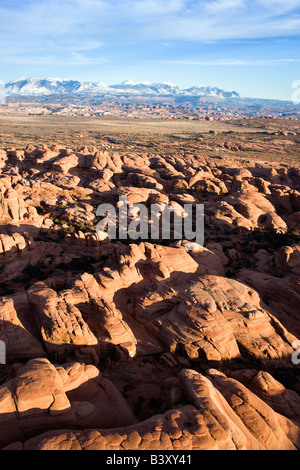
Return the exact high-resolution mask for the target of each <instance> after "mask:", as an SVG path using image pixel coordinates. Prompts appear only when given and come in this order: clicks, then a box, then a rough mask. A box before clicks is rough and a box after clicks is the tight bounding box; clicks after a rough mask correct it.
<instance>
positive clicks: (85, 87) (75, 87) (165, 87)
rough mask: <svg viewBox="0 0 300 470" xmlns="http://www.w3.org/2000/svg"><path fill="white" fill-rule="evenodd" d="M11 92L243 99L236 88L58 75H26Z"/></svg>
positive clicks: (12, 84) (9, 87)
mask: <svg viewBox="0 0 300 470" xmlns="http://www.w3.org/2000/svg"><path fill="white" fill-rule="evenodd" d="M5 89H6V94H7V95H20V96H43V95H52V94H56V95H60V94H61V95H65V94H73V93H76V94H80V93H81V94H101V93H105V94H111V95H120V94H127V95H128V94H129V95H130V94H132V95H135V96H137V95H138V96H143V95H147V96H149V95H153V96H177V97H179V96H183V97H188V96H191V97H201V96H209V97H215V98H220V99H230V98H239V97H240V96H239V94H238V93H237V92H235V91H232V92H229V91H224V90H221V89H220V88H217V87H212V86H203V85H201V86H193V87H191V88H188V89H186V90H182V89H180V88H179V87H178V86H177V85H175V84H174V83H173V82H171V81H165V82H163V83H155V82H151V81H142V82H135V81H133V80H125V81H124V82H122V83H120V84H116V85H107V84H106V83H103V82H101V81H97V82H80V81H78V80H67V79H62V78H58V77H48V78H37V77H33V78H26V77H21V78H19V79H17V80H13V81H11V82H9V83H6V85H5Z"/></svg>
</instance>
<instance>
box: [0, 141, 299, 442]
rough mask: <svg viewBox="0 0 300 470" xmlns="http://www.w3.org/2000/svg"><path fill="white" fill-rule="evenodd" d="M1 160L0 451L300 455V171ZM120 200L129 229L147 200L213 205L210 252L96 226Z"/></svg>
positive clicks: (42, 156)
mask: <svg viewBox="0 0 300 470" xmlns="http://www.w3.org/2000/svg"><path fill="white" fill-rule="evenodd" d="M0 157H1V165H0V166H1V170H0V171H1V174H0V196H1V207H0V218H1V223H2V225H1V230H0V258H1V261H2V263H1V269H0V294H1V295H0V341H2V342H3V343H2V344H3V345H5V357H4V358H3V357H0V359H1V360H0V362H1V365H0V448H1V449H10V450H13V449H19V450H42V449H43V450H112V451H119V450H168V451H173V450H174V451H176V450H235V449H237V450H273V449H274V450H296V449H299V448H300V412H299V403H300V397H299V394H300V380H299V377H300V369H299V367H300V366H299V364H298V362H297V358H298V356H299V357H300V352H299V355H298V353H297V348H298V344H299V345H300V342H299V338H300V319H299V318H300V317H299V307H300V277H299V276H300V239H299V229H300V217H299V214H300V202H299V201H300V192H299V191H300V173H299V170H298V169H297V168H287V167H286V166H284V165H277V166H276V165H273V164H254V163H253V162H248V163H245V162H244V163H241V162H240V161H238V160H235V161H230V160H225V159H223V158H221V157H220V158H215V159H214V158H212V157H204V156H197V155H187V156H186V158H183V157H182V155H176V153H174V154H166V155H163V154H161V155H155V154H150V153H149V154H144V153H142V152H141V153H139V154H136V153H130V152H125V151H124V152H123V153H120V154H119V153H112V154H110V153H109V152H101V151H98V150H97V149H95V148H93V149H89V148H87V147H84V148H83V149H82V150H81V151H78V152H76V151H74V150H73V149H70V148H66V149H63V148H59V146H57V145H53V146H52V147H51V149H49V148H48V147H47V146H43V147H42V148H40V147H37V146H34V145H31V146H28V147H27V148H26V150H25V151H19V150H18V151H16V150H12V149H10V150H9V149H7V150H4V149H2V150H1V152H0ZM121 197H122V198H124V197H126V198H127V202H128V206H129V208H131V212H129V213H128V222H132V221H135V222H136V221H137V217H138V215H137V214H138V209H137V207H136V206H134V205H135V204H138V203H139V204H143V205H144V207H145V208H147V209H150V207H151V205H152V204H157V205H159V206H160V207H166V206H169V205H170V206H171V207H173V208H174V210H176V211H180V207H182V206H183V205H184V204H193V205H194V206H195V205H197V204H204V214H205V218H204V229H205V237H204V238H205V240H204V246H202V245H201V244H199V243H197V242H196V241H195V240H190V239H185V238H184V237H183V236H182V237H181V238H178V239H177V238H175V237H173V238H172V237H170V239H165V238H163V237H162V235H161V234H159V235H158V237H156V238H155V239H152V238H151V237H150V236H148V237H147V238H145V239H137V240H135V239H131V238H130V237H128V238H127V239H121V238H119V239H111V238H109V237H106V236H103V233H102V235H101V234H100V233H97V231H96V225H97V222H98V219H97V217H96V209H97V207H98V206H99V205H100V204H111V205H113V207H114V208H115V209H116V210H117V209H119V208H120V198H121ZM151 223H153V221H151ZM170 224H171V225H172V222H171V223H170ZM104 235H105V233H104ZM299 349H300V347H299ZM299 362H300V361H299Z"/></svg>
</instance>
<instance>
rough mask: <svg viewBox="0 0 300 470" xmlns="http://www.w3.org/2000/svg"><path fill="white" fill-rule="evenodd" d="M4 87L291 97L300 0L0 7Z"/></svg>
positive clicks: (116, 0) (52, 0) (32, 2)
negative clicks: (103, 86)
mask: <svg viewBox="0 0 300 470" xmlns="http://www.w3.org/2000/svg"><path fill="white" fill-rule="evenodd" d="M0 39H1V47H0V61H1V62H0V63H1V67H0V80H3V81H5V82H7V81H10V80H13V79H16V78H19V77H43V78H44V77H61V78H68V79H77V80H84V81H103V82H105V83H108V84H116V83H120V82H122V81H124V80H127V79H131V80H134V81H154V82H164V81H171V82H173V83H175V84H176V85H178V86H179V87H180V88H188V87H190V86H193V85H196V86H197V85H198V86H199V85H213V86H218V87H220V88H223V89H226V90H229V91H232V90H235V91H237V92H239V93H240V94H241V95H243V96H249V97H259V98H277V99H287V100H290V99H292V98H291V96H292V93H293V91H294V90H293V89H292V83H293V82H294V81H295V80H300V47H299V46H300V41H299V39H300V0H252V1H246V0H222V1H221V0H210V1H209V0H0Z"/></svg>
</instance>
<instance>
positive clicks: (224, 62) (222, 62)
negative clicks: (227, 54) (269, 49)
mask: <svg viewBox="0 0 300 470" xmlns="http://www.w3.org/2000/svg"><path fill="white" fill-rule="evenodd" d="M297 62H300V59H263V60H247V59H217V60H166V61H161V63H166V64H177V65H204V66H241V65H255V66H268V65H270V66H271V65H281V64H282V65H284V64H288V63H297Z"/></svg>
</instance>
